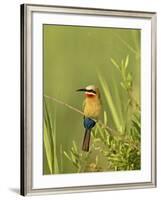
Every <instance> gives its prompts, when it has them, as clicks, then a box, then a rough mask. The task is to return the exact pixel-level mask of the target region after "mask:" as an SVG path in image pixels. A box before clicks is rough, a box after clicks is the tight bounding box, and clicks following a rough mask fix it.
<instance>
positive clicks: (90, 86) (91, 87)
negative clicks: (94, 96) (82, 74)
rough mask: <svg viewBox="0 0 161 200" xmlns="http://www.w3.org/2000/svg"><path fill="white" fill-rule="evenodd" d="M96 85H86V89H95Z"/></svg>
mask: <svg viewBox="0 0 161 200" xmlns="http://www.w3.org/2000/svg"><path fill="white" fill-rule="evenodd" d="M95 89H96V87H95V86H94V85H89V86H87V87H86V90H95Z"/></svg>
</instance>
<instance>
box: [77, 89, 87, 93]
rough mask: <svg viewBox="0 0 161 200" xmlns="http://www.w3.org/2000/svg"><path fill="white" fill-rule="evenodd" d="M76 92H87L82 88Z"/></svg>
mask: <svg viewBox="0 0 161 200" xmlns="http://www.w3.org/2000/svg"><path fill="white" fill-rule="evenodd" d="M76 92H87V90H86V89H85V88H82V89H78V90H76Z"/></svg>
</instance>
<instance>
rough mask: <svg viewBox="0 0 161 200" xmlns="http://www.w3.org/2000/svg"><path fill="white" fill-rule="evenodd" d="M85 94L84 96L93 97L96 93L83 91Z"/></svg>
mask: <svg viewBox="0 0 161 200" xmlns="http://www.w3.org/2000/svg"><path fill="white" fill-rule="evenodd" d="M85 96H86V97H89V98H92V97H95V96H96V95H95V94H92V93H91V94H89V93H85Z"/></svg>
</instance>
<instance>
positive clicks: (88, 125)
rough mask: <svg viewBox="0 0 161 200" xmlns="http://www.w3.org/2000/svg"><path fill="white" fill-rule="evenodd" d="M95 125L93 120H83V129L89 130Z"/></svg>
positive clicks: (87, 118) (86, 118)
mask: <svg viewBox="0 0 161 200" xmlns="http://www.w3.org/2000/svg"><path fill="white" fill-rule="evenodd" d="M95 124H96V122H95V121H94V120H93V119H91V118H89V117H85V118H84V128H85V129H91V128H93V127H94V126H95Z"/></svg>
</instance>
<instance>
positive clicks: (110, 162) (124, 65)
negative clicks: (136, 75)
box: [64, 56, 141, 172]
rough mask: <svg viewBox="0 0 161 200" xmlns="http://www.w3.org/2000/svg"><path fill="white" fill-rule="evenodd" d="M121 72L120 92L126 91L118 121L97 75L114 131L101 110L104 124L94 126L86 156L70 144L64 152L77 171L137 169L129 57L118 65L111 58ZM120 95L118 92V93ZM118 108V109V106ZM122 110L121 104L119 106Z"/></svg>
mask: <svg viewBox="0 0 161 200" xmlns="http://www.w3.org/2000/svg"><path fill="white" fill-rule="evenodd" d="M111 62H112V64H113V66H115V67H116V68H117V69H118V70H119V73H120V76H121V82H120V85H121V87H122V90H124V91H125V92H126V95H127V102H124V103H125V104H126V105H127V106H126V107H125V110H124V111H123V113H124V115H125V117H124V120H121V118H120V117H119V115H118V113H119V112H120V111H119V110H118V109H116V106H115V102H114V101H113V98H112V95H111V94H110V90H109V88H108V85H107V83H106V81H105V80H104V79H103V77H102V76H101V75H100V74H99V81H100V84H101V86H102V88H101V89H102V91H103V92H104V96H105V99H106V105H107V106H108V107H109V110H110V112H111V115H112V118H113V121H114V124H115V127H114V128H115V129H112V128H111V129H107V128H106V126H107V125H108V115H107V112H106V111H104V117H103V119H104V121H103V125H101V124H99V123H97V125H96V128H95V129H94V130H93V132H92V142H91V148H90V151H89V152H88V153H86V152H82V151H78V148H77V145H76V143H75V142H73V146H72V148H71V150H70V153H67V152H65V151H64V154H65V156H66V157H67V159H69V160H70V162H71V163H72V164H73V165H74V166H75V167H76V171H77V172H88V171H91V172H93V171H117V170H138V169H140V139H141V137H140V132H141V125H140V105H139V103H138V102H137V101H136V99H135V98H134V96H133V77H132V74H131V73H130V72H129V71H128V65H129V56H127V57H126V58H125V60H122V61H121V64H118V63H117V62H116V61H115V60H114V59H111ZM117 92H119V91H117ZM117 108H118V107H117ZM119 108H120V109H122V108H121V105H120V107H119Z"/></svg>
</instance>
